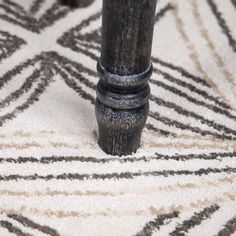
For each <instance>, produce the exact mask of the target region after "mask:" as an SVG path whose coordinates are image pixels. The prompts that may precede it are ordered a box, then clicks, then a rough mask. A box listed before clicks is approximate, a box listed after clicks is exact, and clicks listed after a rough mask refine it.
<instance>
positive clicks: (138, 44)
mask: <svg viewBox="0 0 236 236" xmlns="http://www.w3.org/2000/svg"><path fill="white" fill-rule="evenodd" d="M155 8H156V0H103V12H102V14H103V19H102V47H101V58H100V60H99V61H98V64H97V71H98V73H99V75H100V80H99V82H98V84H97V100H96V118H97V122H98V127H99V145H100V147H101V148H102V149H103V150H104V151H105V152H106V153H108V154H112V155H119V156H121V155H128V154H131V153H133V152H136V150H137V149H138V148H139V146H140V138H141V133H142V130H143V127H144V125H145V122H146V120H147V117H148V112H149V96H150V87H149V85H148V79H149V78H150V76H151V74H152V64H151V62H150V55H151V48H152V37H153V26H154V17H155Z"/></svg>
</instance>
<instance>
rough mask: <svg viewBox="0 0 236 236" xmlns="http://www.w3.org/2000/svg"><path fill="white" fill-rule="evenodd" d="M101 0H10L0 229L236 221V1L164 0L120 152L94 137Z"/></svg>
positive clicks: (0, 40)
mask: <svg viewBox="0 0 236 236" xmlns="http://www.w3.org/2000/svg"><path fill="white" fill-rule="evenodd" d="M101 7H102V2H101V0H94V1H88V4H87V6H84V5H83V6H82V7H80V8H78V9H74V10H72V9H70V8H69V7H67V6H62V5H60V4H58V3H57V1H56V0H0V235H1V236H8V235H9V236H10V235H19V236H29V235H33V236H46V235H47V236H48V235H49V236H59V235H60V236H80V235H81V236H90V235H93V236H97V235H102V236H106V235H114V236H115V235H122V236H123V235H125V236H126V235H139V236H141V235H143V236H147V235H171V236H179V235H181V236H182V235H189V236H199V235H204V236H208V235H209V236H212V235H219V236H228V235H236V27H235V25H236V1H235V0H176V1H169V0H159V1H158V4H157V9H156V12H157V13H156V18H155V33H154V40H153V56H152V61H153V65H154V74H153V76H152V79H151V80H150V85H151V90H152V95H151V100H150V106H151V109H150V115H149V118H148V121H147V125H146V127H145V129H144V132H143V139H142V145H141V148H140V149H139V150H138V152H137V153H136V154H134V155H131V156H127V157H121V158H119V157H112V156H109V155H106V154H104V153H103V152H102V151H101V150H100V149H99V147H98V145H97V124H96V120H95V115H94V100H95V96H96V95H95V85H96V83H97V81H98V76H97V73H96V60H97V58H98V57H99V54H100V53H99V52H100V29H101Z"/></svg>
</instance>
